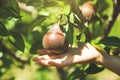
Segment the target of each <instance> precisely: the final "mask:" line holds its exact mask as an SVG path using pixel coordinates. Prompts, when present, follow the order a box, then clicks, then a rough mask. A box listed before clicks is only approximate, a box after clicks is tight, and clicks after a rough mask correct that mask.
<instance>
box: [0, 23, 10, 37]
mask: <svg viewBox="0 0 120 80" xmlns="http://www.w3.org/2000/svg"><path fill="white" fill-rule="evenodd" d="M0 35H1V36H9V35H10V33H9V31H8V30H7V28H6V27H5V26H4V24H3V23H2V22H0Z"/></svg>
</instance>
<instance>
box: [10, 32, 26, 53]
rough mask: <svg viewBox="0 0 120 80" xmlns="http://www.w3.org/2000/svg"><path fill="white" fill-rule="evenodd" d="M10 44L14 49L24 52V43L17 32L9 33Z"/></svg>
mask: <svg viewBox="0 0 120 80" xmlns="http://www.w3.org/2000/svg"><path fill="white" fill-rule="evenodd" d="M9 40H10V42H11V43H12V44H13V46H14V47H16V48H17V49H18V50H20V51H22V52H24V49H25V43H24V40H23V38H22V36H21V35H20V34H18V33H17V32H11V36H10V37H9Z"/></svg>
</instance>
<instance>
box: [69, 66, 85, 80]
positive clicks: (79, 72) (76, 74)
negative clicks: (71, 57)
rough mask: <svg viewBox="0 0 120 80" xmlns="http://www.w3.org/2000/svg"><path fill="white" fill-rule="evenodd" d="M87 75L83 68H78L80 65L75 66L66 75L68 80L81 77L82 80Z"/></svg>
mask: <svg viewBox="0 0 120 80" xmlns="http://www.w3.org/2000/svg"><path fill="white" fill-rule="evenodd" d="M86 76H87V74H86V73H85V71H84V70H83V69H80V67H77V68H76V69H75V70H74V71H73V72H72V73H71V74H70V75H69V77H68V80H75V79H81V80H84V78H85V77H86Z"/></svg>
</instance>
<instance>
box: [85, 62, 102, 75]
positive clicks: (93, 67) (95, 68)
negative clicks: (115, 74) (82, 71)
mask: <svg viewBox="0 0 120 80" xmlns="http://www.w3.org/2000/svg"><path fill="white" fill-rule="evenodd" d="M103 70H104V67H98V66H97V65H96V64H90V66H89V67H88V68H87V69H86V72H87V73H88V74H95V73H98V72H101V71H103Z"/></svg>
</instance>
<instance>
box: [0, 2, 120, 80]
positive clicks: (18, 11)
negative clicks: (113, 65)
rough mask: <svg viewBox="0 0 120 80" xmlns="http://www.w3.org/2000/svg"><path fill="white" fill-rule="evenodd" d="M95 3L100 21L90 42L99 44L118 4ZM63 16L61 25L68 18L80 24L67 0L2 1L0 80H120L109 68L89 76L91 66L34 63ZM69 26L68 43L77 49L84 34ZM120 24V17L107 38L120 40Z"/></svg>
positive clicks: (93, 26)
mask: <svg viewBox="0 0 120 80" xmlns="http://www.w3.org/2000/svg"><path fill="white" fill-rule="evenodd" d="M86 1H88V0H76V2H77V3H78V4H79V5H82V4H83V3H84V2H86ZM91 1H92V2H93V4H94V5H95V7H96V15H97V18H95V20H93V21H91V22H90V23H89V25H88V27H89V30H90V31H91V33H92V34H93V39H92V40H91V41H90V42H91V43H92V44H96V43H97V42H98V41H99V40H100V39H101V37H103V36H104V31H105V29H106V28H107V26H108V24H109V21H110V20H111V19H112V15H113V10H114V3H113V0H91ZM115 1H118V2H119V0H115ZM61 15H62V16H63V17H62V19H61V24H65V23H66V22H67V20H68V19H67V17H68V16H69V17H70V19H69V20H70V22H73V23H76V24H79V22H78V21H77V20H76V19H75V17H74V15H75V14H74V13H73V12H72V11H71V8H70V5H69V4H68V3H67V2H66V1H64V0H0V80H62V79H65V80H103V79H104V80H120V77H119V76H118V75H116V74H115V73H113V72H111V71H109V70H108V69H106V68H105V69H103V70H100V71H97V72H94V68H92V70H93V74H90V72H88V73H86V69H88V67H89V66H90V64H76V65H72V66H68V67H64V68H62V69H61V68H60V69H59V68H56V67H45V66H40V65H37V64H36V63H35V62H33V61H32V58H33V57H34V56H38V55H39V54H37V52H36V50H37V49H41V48H43V47H42V38H43V36H44V34H45V33H46V31H47V30H48V29H49V28H50V27H51V25H52V24H54V23H56V22H58V21H59V20H60V17H61ZM68 24H69V22H68V23H67V25H65V33H66V36H67V39H68V40H69V42H70V44H71V45H74V46H76V43H77V40H76V36H78V35H79V34H81V32H79V30H78V29H76V28H75V29H73V28H71V27H69V26H68ZM119 24H120V15H118V16H117V19H116V20H115V21H114V23H113V26H112V29H111V31H110V32H109V34H108V35H107V36H106V37H115V38H117V39H119V40H120V25H119ZM70 26H73V25H70ZM79 26H80V25H79ZM84 35H85V34H84V33H83V34H82V36H80V37H81V39H80V41H82V42H85V39H86V37H85V36H84ZM99 38H100V39H99ZM71 39H72V40H71ZM108 42H109V41H108ZM109 43H111V42H109ZM118 44H120V43H118ZM104 46H105V45H104ZM105 47H106V46H105ZM119 47H120V46H117V47H116V46H115V47H114V46H112V47H111V46H110V47H108V46H107V50H108V52H110V50H111V49H113V48H119ZM107 50H106V51H107ZM119 50H120V48H119ZM118 53H120V51H119V52H118ZM97 66H99V65H97ZM59 70H61V71H63V72H62V73H61V72H60V71H59Z"/></svg>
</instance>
